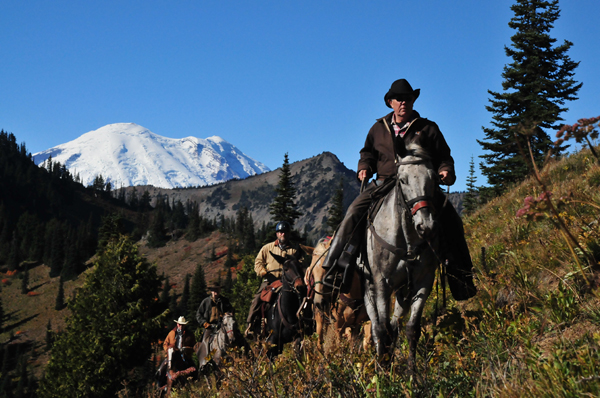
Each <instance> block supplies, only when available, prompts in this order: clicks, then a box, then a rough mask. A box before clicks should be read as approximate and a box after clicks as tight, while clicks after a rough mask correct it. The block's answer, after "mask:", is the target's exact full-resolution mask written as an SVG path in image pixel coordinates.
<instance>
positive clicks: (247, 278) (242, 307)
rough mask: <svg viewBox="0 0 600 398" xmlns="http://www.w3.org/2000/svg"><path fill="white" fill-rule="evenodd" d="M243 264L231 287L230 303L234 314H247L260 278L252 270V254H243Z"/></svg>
mask: <svg viewBox="0 0 600 398" xmlns="http://www.w3.org/2000/svg"><path fill="white" fill-rule="evenodd" d="M243 261H244V265H243V266H242V269H241V270H239V271H238V272H237V275H236V279H235V282H234V283H233V286H232V288H231V295H230V297H231V305H232V306H233V308H234V309H235V312H236V314H247V313H248V311H249V310H250V303H251V302H252V299H253V298H254V295H255V293H256V291H257V290H258V287H259V286H260V283H261V278H259V277H258V275H256V272H254V256H250V255H248V256H244V258H243Z"/></svg>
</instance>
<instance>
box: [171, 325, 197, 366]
mask: <svg viewBox="0 0 600 398" xmlns="http://www.w3.org/2000/svg"><path fill="white" fill-rule="evenodd" d="M174 322H175V323H176V324H177V325H176V326H175V327H174V328H173V330H171V331H170V332H169V334H168V335H167V338H166V339H165V341H164V342H163V349H164V350H165V353H166V354H167V364H168V369H171V366H172V364H174V363H177V362H179V360H183V362H184V363H187V364H189V366H193V363H194V362H193V359H192V357H193V352H194V350H193V348H194V345H195V344H196V338H195V337H194V333H192V332H189V331H188V330H186V326H185V325H187V324H188V322H187V321H186V320H185V317H183V316H180V317H179V318H178V319H177V320H176V321H174Z"/></svg>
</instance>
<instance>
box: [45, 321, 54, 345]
mask: <svg viewBox="0 0 600 398" xmlns="http://www.w3.org/2000/svg"><path fill="white" fill-rule="evenodd" d="M52 340H53V336H52V323H50V319H48V324H47V325H46V351H50V349H51V348H52Z"/></svg>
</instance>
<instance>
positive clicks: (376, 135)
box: [323, 79, 477, 300]
mask: <svg viewBox="0 0 600 398" xmlns="http://www.w3.org/2000/svg"><path fill="white" fill-rule="evenodd" d="M420 92H421V90H420V89H416V90H413V88H412V87H411V85H410V83H409V82H408V81H407V80H406V79H400V80H396V81H395V82H393V83H392V85H391V87H390V89H389V90H388V92H387V93H386V94H385V96H384V101H385V105H386V106H387V107H388V108H392V110H393V112H391V113H389V114H387V115H386V116H384V117H382V118H380V119H377V121H376V122H375V124H374V125H373V127H371V129H370V130H369V133H368V135H367V139H366V140H365V145H364V147H363V148H362V149H361V150H360V160H359V162H358V169H357V170H358V173H357V178H358V179H359V180H360V181H362V182H364V183H367V182H368V181H369V179H370V178H371V176H373V175H375V174H377V179H376V180H375V181H373V182H371V183H370V184H368V185H367V187H366V189H365V190H364V191H363V192H362V193H361V194H360V195H359V196H358V197H357V198H356V199H354V202H352V204H351V205H350V207H349V208H348V210H347V212H346V216H345V217H344V220H343V221H342V223H341V224H340V226H339V229H338V231H337V232H336V234H335V236H334V239H333V241H332V243H331V248H330V249H329V253H328V255H327V257H326V259H325V262H324V263H323V268H330V267H332V266H338V267H339V268H341V269H343V270H348V271H349V272H348V271H346V272H345V273H344V274H345V276H344V282H343V288H344V287H345V286H348V285H349V277H350V276H351V275H352V274H353V272H352V266H353V265H354V263H355V259H356V256H357V255H358V251H359V248H360V245H361V243H362V238H363V236H364V233H365V227H366V223H367V222H366V213H367V211H368V209H369V207H370V206H371V202H372V200H373V199H374V197H373V194H374V193H375V191H376V190H377V191H378V193H380V194H383V193H386V192H388V191H389V190H391V188H392V187H393V186H394V181H395V178H396V155H397V154H398V153H402V151H403V150H404V148H406V146H408V144H411V143H415V144H417V145H419V146H420V147H422V148H423V149H424V150H425V151H426V152H427V154H428V155H429V156H430V157H431V160H432V163H433V168H434V170H435V171H437V173H438V174H439V178H440V180H439V182H440V183H441V184H444V185H452V184H454V182H455V181H456V176H455V174H454V159H453V158H452V156H451V155H450V148H449V147H448V144H447V143H446V140H445V139H444V136H443V135H442V132H441V131H440V129H439V127H438V126H437V124H436V123H434V122H432V121H430V120H427V119H425V118H422V117H421V116H420V115H419V113H418V112H417V111H415V110H413V105H414V103H415V101H416V100H417V98H418V97H419V94H420ZM387 188H389V189H387ZM435 207H436V209H437V210H438V212H439V214H438V215H437V216H436V217H439V218H438V221H439V224H440V227H441V233H440V236H441V237H442V242H441V250H440V252H441V253H440V254H441V257H442V258H441V260H442V261H444V260H445V259H447V260H448V261H449V262H448V267H447V272H448V274H449V278H448V282H449V286H450V290H451V292H452V295H453V296H454V298H455V299H457V300H466V299H468V298H470V297H472V296H474V295H475V293H476V291H477V289H476V288H475V285H474V284H473V280H472V274H471V272H472V267H473V264H472V262H471V257H470V254H469V248H468V247H467V244H466V241H465V238H464V230H463V225H462V221H461V219H460V216H459V215H458V214H457V212H456V210H455V209H454V207H453V206H452V204H451V203H450V202H446V201H445V196H444V194H443V192H442V191H441V190H438V191H437V193H436V197H435Z"/></svg>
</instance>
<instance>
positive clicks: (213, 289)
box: [207, 283, 221, 292]
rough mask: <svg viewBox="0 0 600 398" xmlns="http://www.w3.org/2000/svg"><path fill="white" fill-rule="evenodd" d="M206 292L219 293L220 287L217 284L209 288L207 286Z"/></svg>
mask: <svg viewBox="0 0 600 398" xmlns="http://www.w3.org/2000/svg"><path fill="white" fill-rule="evenodd" d="M207 288H208V290H210V291H211V292H212V291H214V292H220V291H221V285H219V284H218V283H213V284H211V285H209V286H207Z"/></svg>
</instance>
